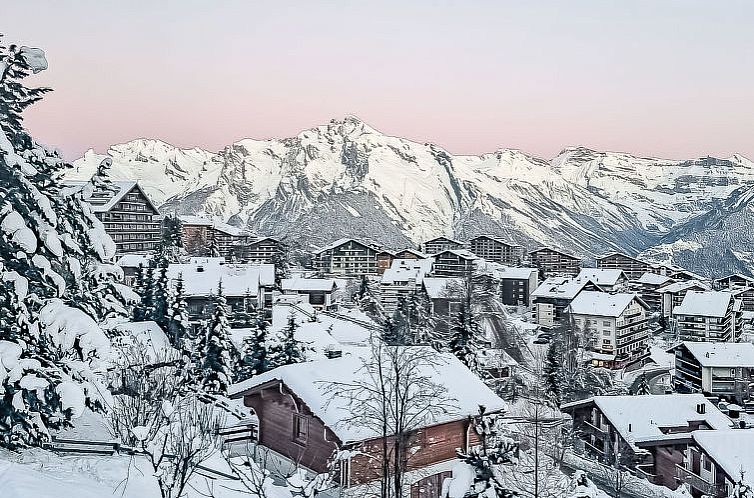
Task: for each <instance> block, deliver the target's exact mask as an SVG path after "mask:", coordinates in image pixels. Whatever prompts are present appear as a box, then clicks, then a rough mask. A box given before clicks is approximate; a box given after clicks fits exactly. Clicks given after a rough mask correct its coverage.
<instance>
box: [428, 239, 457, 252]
mask: <svg viewBox="0 0 754 498" xmlns="http://www.w3.org/2000/svg"><path fill="white" fill-rule="evenodd" d="M450 249H463V242H460V241H458V240H453V239H450V238H448V237H437V238H436V239H432V240H428V241H426V242H425V243H424V244H422V251H423V252H424V253H426V254H437V253H438V252H442V251H447V250H450Z"/></svg>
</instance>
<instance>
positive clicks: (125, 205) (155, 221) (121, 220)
mask: <svg viewBox="0 0 754 498" xmlns="http://www.w3.org/2000/svg"><path fill="white" fill-rule="evenodd" d="M113 186H114V188H115V189H116V191H110V190H105V189H102V188H98V189H96V190H95V191H94V193H93V194H92V197H91V198H90V199H89V202H90V203H91V204H92V211H94V214H95V216H97V218H98V219H99V220H100V221H102V224H103V225H104V226H105V231H106V232H107V234H108V235H109V236H110V237H111V238H112V239H113V242H115V247H116V254H134V253H136V254H139V253H149V252H153V251H154V250H156V249H157V247H158V246H159V244H160V239H161V236H162V235H161V223H162V222H161V219H160V213H159V211H158V210H157V208H156V207H155V206H154V204H152V201H150V200H149V198H148V197H147V195H146V194H145V193H144V191H143V190H142V189H141V187H140V186H139V184H138V183H136V182H113Z"/></svg>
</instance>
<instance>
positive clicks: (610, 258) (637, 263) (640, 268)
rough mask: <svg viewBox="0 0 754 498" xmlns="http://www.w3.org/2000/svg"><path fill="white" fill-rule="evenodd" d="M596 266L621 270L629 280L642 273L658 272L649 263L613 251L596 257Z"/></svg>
mask: <svg viewBox="0 0 754 498" xmlns="http://www.w3.org/2000/svg"><path fill="white" fill-rule="evenodd" d="M597 268H602V269H613V270H623V273H625V274H626V276H627V277H628V278H629V279H631V280H636V279H637V278H639V277H641V276H642V275H643V274H644V273H647V272H651V273H660V272H661V271H659V270H657V269H655V268H654V267H653V266H652V265H651V264H650V263H648V262H646V261H642V260H640V259H637V258H634V257H631V256H628V255H626V254H623V253H620V252H613V253H610V254H606V255H604V256H599V257H598V258H597Z"/></svg>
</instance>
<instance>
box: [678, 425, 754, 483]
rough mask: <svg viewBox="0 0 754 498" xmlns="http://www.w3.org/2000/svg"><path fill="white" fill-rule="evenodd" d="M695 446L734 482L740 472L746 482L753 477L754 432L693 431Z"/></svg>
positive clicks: (738, 477) (739, 477) (739, 476)
mask: <svg viewBox="0 0 754 498" xmlns="http://www.w3.org/2000/svg"><path fill="white" fill-rule="evenodd" d="M692 436H693V438H694V441H696V444H697V445H698V446H699V447H700V448H701V449H702V450H704V452H705V453H707V454H708V455H709V456H710V457H712V459H714V460H715V462H716V463H717V464H718V465H719V466H720V467H722V469H723V470H724V471H725V473H726V474H728V477H730V478H731V479H733V480H735V481H736V482H737V481H738V480H739V479H741V471H743V472H744V476H745V479H746V481H747V482H749V483H750V482H751V479H752V475H754V431H743V430H725V431H694V432H693V433H692Z"/></svg>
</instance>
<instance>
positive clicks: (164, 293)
mask: <svg viewBox="0 0 754 498" xmlns="http://www.w3.org/2000/svg"><path fill="white" fill-rule="evenodd" d="M152 275H153V279H152V287H151V288H150V289H148V291H149V293H150V295H151V297H150V304H151V306H150V307H149V309H148V312H147V318H148V319H149V320H154V321H155V322H157V324H158V325H159V326H160V327H162V330H165V331H167V329H168V325H169V322H170V315H171V312H170V286H169V283H168V269H167V266H157V267H156V268H153V269H152Z"/></svg>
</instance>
